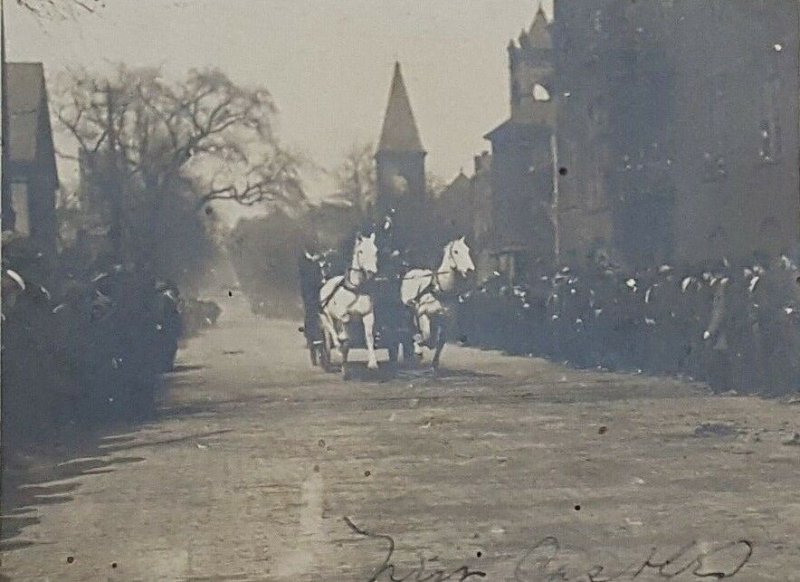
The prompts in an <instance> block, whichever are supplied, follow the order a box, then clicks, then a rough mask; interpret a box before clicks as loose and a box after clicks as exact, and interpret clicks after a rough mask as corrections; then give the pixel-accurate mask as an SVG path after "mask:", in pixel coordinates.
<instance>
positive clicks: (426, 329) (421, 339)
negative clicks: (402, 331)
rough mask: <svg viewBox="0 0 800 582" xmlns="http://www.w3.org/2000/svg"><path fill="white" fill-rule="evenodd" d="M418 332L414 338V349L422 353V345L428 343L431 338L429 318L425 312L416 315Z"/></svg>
mask: <svg viewBox="0 0 800 582" xmlns="http://www.w3.org/2000/svg"><path fill="white" fill-rule="evenodd" d="M417 322H418V325H419V334H418V335H417V336H416V337H415V338H414V344H415V346H414V347H415V351H416V352H417V354H420V355H421V354H422V346H425V345H428V342H429V341H430V339H431V318H430V316H429V315H428V314H427V313H420V314H419V316H417Z"/></svg>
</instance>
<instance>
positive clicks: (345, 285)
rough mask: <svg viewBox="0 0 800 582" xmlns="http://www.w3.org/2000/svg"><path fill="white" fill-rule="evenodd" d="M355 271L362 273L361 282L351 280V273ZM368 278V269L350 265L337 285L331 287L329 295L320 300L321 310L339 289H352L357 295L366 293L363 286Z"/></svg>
mask: <svg viewBox="0 0 800 582" xmlns="http://www.w3.org/2000/svg"><path fill="white" fill-rule="evenodd" d="M353 272H356V273H361V280H360V282H358V283H353V282H352V281H350V275H351V273H353ZM366 280H367V275H366V271H365V270H364V269H363V268H359V269H354V268H352V267H349V268H348V269H347V271H345V275H344V277H342V280H341V281H339V282H338V283H337V284H336V285H334V287H333V289H331V292H330V293H328V296H327V297H325V299H323V300H322V301H320V305H319V308H320V311H321V310H323V309H325V308H326V307H327V306H328V303H330V302H331V299H333V297H334V295H336V292H337V291H338V290H339V289H346V290H347V291H350V292H351V293H353V294H355V295H364V293H362V292H361V287H362V286H363V284H364V283H365V282H366Z"/></svg>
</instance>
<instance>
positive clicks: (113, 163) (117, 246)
mask: <svg viewBox="0 0 800 582" xmlns="http://www.w3.org/2000/svg"><path fill="white" fill-rule="evenodd" d="M106 123H107V125H108V128H107V131H108V134H107V139H108V158H109V159H108V164H107V170H106V171H107V179H106V188H107V192H106V194H107V195H108V196H109V197H110V201H111V231H110V233H109V234H110V235H111V245H112V247H113V249H114V255H115V260H117V261H121V260H122V201H121V196H122V192H121V190H122V176H121V173H120V168H119V161H118V152H117V140H118V136H117V128H116V126H115V125H114V91H113V89H112V88H111V83H110V82H109V83H108V84H107V85H106Z"/></svg>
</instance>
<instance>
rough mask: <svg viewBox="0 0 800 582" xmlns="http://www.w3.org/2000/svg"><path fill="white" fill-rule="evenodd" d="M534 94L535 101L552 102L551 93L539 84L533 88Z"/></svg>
mask: <svg viewBox="0 0 800 582" xmlns="http://www.w3.org/2000/svg"><path fill="white" fill-rule="evenodd" d="M532 93H533V99H534V101H550V92H549V91H548V90H547V89H545V88H544V86H543V85H540V84H539V83H536V84H535V85H534V86H533V91H532Z"/></svg>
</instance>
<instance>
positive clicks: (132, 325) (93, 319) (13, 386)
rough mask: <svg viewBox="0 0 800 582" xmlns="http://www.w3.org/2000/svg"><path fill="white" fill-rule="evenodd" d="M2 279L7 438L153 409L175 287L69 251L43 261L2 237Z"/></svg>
mask: <svg viewBox="0 0 800 582" xmlns="http://www.w3.org/2000/svg"><path fill="white" fill-rule="evenodd" d="M2 285H3V293H2V388H3V392H2V415H3V421H2V424H3V439H4V441H5V442H7V439H12V440H13V439H16V438H18V439H26V440H30V439H34V440H35V439H40V438H47V437H49V436H51V435H52V434H53V433H54V431H58V430H59V429H61V428H63V427H65V426H68V425H71V424H72V425H74V424H79V425H81V426H86V425H92V424H95V423H99V422H104V421H108V420H109V419H111V418H118V417H122V418H126V419H130V418H136V417H140V416H142V415H147V414H148V413H149V412H150V411H152V407H153V402H154V396H155V392H156V389H157V386H158V381H159V378H160V375H161V374H162V373H163V372H166V371H169V370H171V369H172V367H173V362H174V359H175V354H176V351H177V348H178V340H179V338H180V337H181V335H182V332H183V327H184V325H183V318H182V313H181V312H182V305H183V302H182V299H181V297H180V294H179V291H178V289H177V287H176V286H175V285H172V284H170V283H169V282H166V281H161V280H158V279H157V278H156V277H154V276H153V275H152V274H150V273H148V271H147V270H146V269H144V268H142V267H141V266H135V265H132V264H116V263H115V262H114V261H112V260H109V259H106V260H102V259H100V260H95V261H87V259H86V257H85V256H81V253H80V252H75V249H71V250H68V251H66V252H64V253H62V254H61V256H60V257H58V258H56V259H51V260H48V259H47V258H46V257H45V256H44V255H43V254H42V253H40V252H37V251H36V249H33V248H30V247H28V246H27V241H25V240H21V241H15V240H8V241H5V244H4V248H3V266H2Z"/></svg>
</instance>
